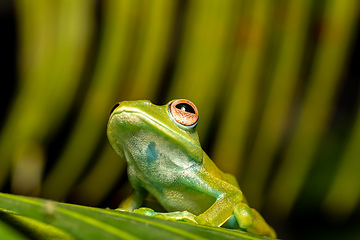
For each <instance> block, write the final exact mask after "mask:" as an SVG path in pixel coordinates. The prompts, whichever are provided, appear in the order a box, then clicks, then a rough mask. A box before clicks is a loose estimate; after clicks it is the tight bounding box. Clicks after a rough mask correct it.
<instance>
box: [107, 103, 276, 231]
mask: <svg viewBox="0 0 360 240" xmlns="http://www.w3.org/2000/svg"><path fill="white" fill-rule="evenodd" d="M171 102H172V101H171ZM171 102H169V103H168V104H166V105H163V106H157V105H154V104H152V103H151V102H149V101H143V100H140V101H124V102H121V104H120V105H119V106H118V107H117V108H115V109H114V111H113V112H112V113H111V115H110V118H109V122H108V128H107V135H108V139H109V142H110V144H111V146H112V147H113V149H114V150H115V151H116V153H117V154H118V155H119V156H120V157H121V158H124V159H125V160H126V161H127V164H128V169H127V170H128V177H129V181H130V183H131V185H132V186H133V187H134V193H133V194H132V195H131V196H130V197H129V198H128V199H127V200H125V201H124V202H123V203H122V205H121V207H122V208H125V209H127V210H129V211H134V210H135V209H136V210H135V211H134V212H137V213H141V214H145V215H149V216H157V217H160V218H163V219H168V220H176V221H187V222H193V223H197V224H203V225H210V226H221V225H223V224H224V223H225V222H226V221H227V220H228V219H229V218H230V217H232V216H234V217H235V219H236V221H237V223H238V225H239V226H240V228H241V229H243V230H245V231H248V232H252V233H255V234H258V235H267V236H270V237H276V234H275V232H274V230H273V229H272V228H271V227H270V226H269V225H268V224H267V223H266V222H265V220H264V219H263V218H262V217H261V216H260V214H259V213H258V212H257V211H256V210H255V209H252V208H250V207H249V206H248V204H247V202H246V200H245V198H244V196H243V194H242V192H241V190H240V188H239V186H238V184H237V182H236V179H235V177H233V176H232V175H230V174H225V173H223V172H222V171H220V170H219V169H218V168H217V167H216V165H215V164H214V163H213V162H212V161H211V159H210V158H209V157H208V156H207V155H206V153H205V152H204V151H203V150H202V148H201V145H200V142H199V137H198V134H197V132H196V129H195V127H196V126H194V127H184V126H182V125H181V124H179V123H177V122H176V121H175V120H174V119H173V118H172V116H171V113H170V112H169V111H168V109H169V104H170V103H171ZM148 193H151V195H153V196H154V197H155V198H156V199H157V200H158V202H159V203H160V204H161V205H162V206H163V207H164V208H165V209H166V210H167V211H169V213H156V212H154V211H153V210H151V209H145V208H140V209H137V208H139V207H141V205H142V203H143V201H144V198H145V197H146V196H147V195H148ZM229 222H230V221H229Z"/></svg>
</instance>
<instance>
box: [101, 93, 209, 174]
mask: <svg viewBox="0 0 360 240" xmlns="http://www.w3.org/2000/svg"><path fill="white" fill-rule="evenodd" d="M198 116H199V115H198V111H197V109H196V106H195V105H194V104H193V103H192V102H190V101H189V100H185V99H178V100H173V101H170V102H169V103H167V104H165V105H163V106H158V105H155V104H152V103H151V102H150V101H147V100H138V101H123V102H120V103H117V104H116V105H115V106H114V107H113V108H112V110H111V113H110V118H109V122H108V128H107V135H108V139H109V142H110V144H111V146H112V147H113V148H114V150H115V151H116V152H117V153H118V154H119V155H120V156H124V157H125V158H126V159H127V161H128V163H129V161H130V162H132V161H136V164H148V163H149V162H156V161H158V160H159V159H162V161H164V160H166V161H168V162H169V161H170V162H171V163H173V164H175V165H177V166H181V167H183V168H186V167H189V166H191V165H193V164H195V163H201V162H202V160H203V150H202V148H201V146H200V142H199V137H198V134H197V132H196V125H197V123H198V118H199V117H198ZM139 161H140V162H139Z"/></svg>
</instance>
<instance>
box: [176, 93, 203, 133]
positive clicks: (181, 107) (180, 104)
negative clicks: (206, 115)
mask: <svg viewBox="0 0 360 240" xmlns="http://www.w3.org/2000/svg"><path fill="white" fill-rule="evenodd" d="M169 110H170V113H171V116H172V118H173V119H174V120H175V121H176V122H177V123H180V124H181V125H183V126H185V127H189V128H194V127H195V126H196V124H197V122H198V120H199V114H198V110H197V109H196V107H195V105H194V104H193V103H192V102H190V101H189V100H186V99H178V100H175V101H173V102H172V103H171V104H170V105H169Z"/></svg>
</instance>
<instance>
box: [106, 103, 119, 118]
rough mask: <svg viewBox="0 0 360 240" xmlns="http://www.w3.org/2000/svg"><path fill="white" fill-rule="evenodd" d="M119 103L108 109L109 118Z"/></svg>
mask: <svg viewBox="0 0 360 240" xmlns="http://www.w3.org/2000/svg"><path fill="white" fill-rule="evenodd" d="M120 103H121V102H118V103H115V105H114V106H112V108H111V109H110V113H109V117H110V116H111V114H112V113H113V111H114V110H115V109H116V108H117V107H118V106H119V105H120Z"/></svg>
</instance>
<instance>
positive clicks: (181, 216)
mask: <svg viewBox="0 0 360 240" xmlns="http://www.w3.org/2000/svg"><path fill="white" fill-rule="evenodd" d="M133 212H134V213H137V214H141V215H146V216H151V217H156V218H160V219H164V220H171V221H178V222H187V223H195V224H197V223H198V222H197V221H196V220H195V217H196V216H195V215H194V214H192V213H189V212H187V211H183V212H169V213H160V212H155V211H154V210H152V209H151V208H145V207H142V208H138V209H135V210H134V211H133Z"/></svg>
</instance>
